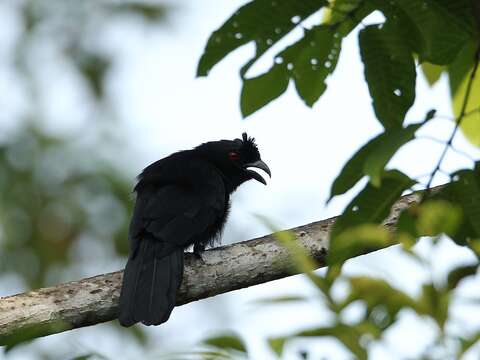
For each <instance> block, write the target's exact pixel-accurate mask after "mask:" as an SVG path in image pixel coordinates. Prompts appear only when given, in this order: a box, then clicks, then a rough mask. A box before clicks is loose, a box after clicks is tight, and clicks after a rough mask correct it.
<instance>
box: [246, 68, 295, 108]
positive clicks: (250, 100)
mask: <svg viewBox="0 0 480 360" xmlns="http://www.w3.org/2000/svg"><path fill="white" fill-rule="evenodd" d="M288 82H289V78H288V74H287V69H286V67H285V66H284V65H283V64H280V65H274V66H273V67H272V68H271V69H270V70H269V71H268V72H266V73H265V74H262V75H260V76H257V77H254V78H251V79H245V80H244V81H243V88H242V93H241V95H240V109H241V111H242V115H243V117H247V116H249V115H251V114H253V113H254V112H255V111H257V110H259V109H261V108H262V107H264V106H265V105H267V104H268V103H269V102H271V101H272V100H274V99H276V98H277V97H279V96H280V95H282V94H283V93H284V92H285V90H287V87H288Z"/></svg>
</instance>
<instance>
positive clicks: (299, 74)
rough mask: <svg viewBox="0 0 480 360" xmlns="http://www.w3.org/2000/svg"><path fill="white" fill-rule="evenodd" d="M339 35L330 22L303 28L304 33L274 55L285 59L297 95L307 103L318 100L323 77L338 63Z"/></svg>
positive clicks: (322, 89)
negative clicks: (306, 28)
mask: <svg viewBox="0 0 480 360" xmlns="http://www.w3.org/2000/svg"><path fill="white" fill-rule="evenodd" d="M341 44H342V39H341V37H340V35H339V34H338V33H337V32H336V31H335V29H334V28H332V27H330V26H325V25H320V26H316V27H314V28H312V29H311V30H306V31H305V36H304V37H303V38H302V39H301V40H300V41H298V42H296V43H295V44H293V45H291V46H289V47H288V48H286V49H285V50H284V51H282V52H281V53H279V54H278V55H277V58H279V59H282V60H283V61H284V62H285V63H287V69H288V70H289V72H290V76H291V77H292V78H293V79H294V81H295V87H296V89H297V93H298V95H299V96H300V97H301V98H302V99H303V101H305V104H307V105H308V106H313V104H314V103H315V102H316V101H317V100H318V98H319V97H320V96H321V95H322V94H323V92H324V91H325V89H326V88H327V85H326V84H325V79H326V77H327V76H328V75H330V74H331V73H332V72H333V71H334V70H335V67H336V65H337V61H338V56H339V54H340V50H341Z"/></svg>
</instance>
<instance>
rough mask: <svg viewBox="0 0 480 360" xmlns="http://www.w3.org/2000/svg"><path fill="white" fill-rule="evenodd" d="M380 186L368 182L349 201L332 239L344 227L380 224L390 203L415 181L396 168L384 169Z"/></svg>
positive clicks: (389, 207) (334, 229) (387, 212)
mask: <svg viewBox="0 0 480 360" xmlns="http://www.w3.org/2000/svg"><path fill="white" fill-rule="evenodd" d="M382 178H383V181H382V184H381V186H380V187H375V186H373V185H372V184H370V183H368V184H367V185H366V186H365V187H364V188H363V190H362V191H360V193H359V194H358V195H357V196H356V197H355V198H354V199H353V200H352V201H351V202H350V204H349V205H348V206H347V208H346V209H345V211H344V212H343V214H342V215H341V217H340V218H339V219H338V220H337V221H336V222H335V225H334V227H333V230H332V235H331V236H332V241H335V237H336V236H338V235H339V234H341V233H342V232H343V231H344V230H345V229H347V228H349V227H354V226H357V225H361V224H366V223H373V224H380V223H381V222H382V221H383V220H384V219H385V218H386V217H387V216H388V214H389V213H390V209H391V207H392V205H393V204H394V203H395V201H397V200H398V199H399V198H400V196H401V195H402V193H403V191H405V190H406V189H408V188H410V187H411V186H412V185H413V184H415V181H414V180H412V179H410V178H409V177H408V176H406V175H405V174H403V173H402V172H400V171H398V170H389V171H385V172H384V173H383V175H382Z"/></svg>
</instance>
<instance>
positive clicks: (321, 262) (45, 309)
mask: <svg viewBox="0 0 480 360" xmlns="http://www.w3.org/2000/svg"><path fill="white" fill-rule="evenodd" d="M419 199H420V194H419V193H414V194H410V195H407V196H404V197H402V198H401V199H400V200H398V201H397V202H396V203H395V204H394V206H393V207H392V210H391V214H390V216H389V217H388V218H387V219H386V220H385V222H384V225H385V226H386V227H387V228H388V229H389V230H394V228H395V225H396V222H397V219H398V216H399V214H400V212H401V211H402V210H403V209H405V208H407V207H409V206H410V205H412V204H414V203H416V202H418V201H419ZM334 222H335V218H331V219H326V220H321V221H318V222H314V223H311V224H307V225H303V226H300V227H297V228H293V229H291V231H293V232H294V234H295V235H296V237H297V238H298V239H299V242H300V243H301V244H302V245H303V246H304V247H305V249H306V250H307V251H308V252H309V253H310V254H311V256H312V257H313V258H314V259H315V260H316V261H317V262H318V266H319V267H324V266H325V256H326V253H327V250H328V235H329V232H330V231H331V229H332V226H333V224H334ZM295 273H296V270H295V268H294V267H293V263H292V259H291V257H290V255H289V253H288V251H287V250H286V249H285V248H283V247H282V246H281V245H280V244H278V243H277V241H276V239H275V236H274V235H273V234H271V235H267V236H264V237H260V238H257V239H253V240H248V241H244V242H241V243H237V244H233V245H228V246H223V247H219V248H215V249H211V250H208V251H206V252H205V253H204V254H203V261H201V260H198V259H196V258H195V257H194V256H190V255H187V258H186V261H185V275H184V280H183V283H182V286H181V288H180V290H179V293H178V300H177V305H183V304H186V303H189V302H192V301H196V300H200V299H205V298H207V297H210V296H215V295H218V294H222V293H225V292H229V291H232V290H237V289H241V288H245V287H248V286H252V285H257V284H262V283H265V282H268V281H272V280H275V279H280V278H283V277H287V276H290V275H293V274H295ZM121 279H122V272H121V271H118V272H114V273H109V274H103V275H98V276H95V277H92V278H87V279H83V280H80V281H72V282H69V283H65V284H60V285H57V286H53V287H49V288H43V289H38V290H33V291H29V292H26V293H23V294H18V295H12V296H7V297H3V298H0V345H9V344H14V343H18V342H20V341H23V340H26V339H30V338H35V337H40V336H45V335H50V334H55V333H59V332H62V331H66V330H70V329H75V328H80V327H84V326H89V325H94V324H98V323H102V322H106V321H110V320H114V319H115V318H116V317H117V306H118V297H119V294H120V286H121Z"/></svg>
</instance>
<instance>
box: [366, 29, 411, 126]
mask: <svg viewBox="0 0 480 360" xmlns="http://www.w3.org/2000/svg"><path fill="white" fill-rule="evenodd" d="M360 53H361V55H362V61H363V63H364V66H365V79H366V80H367V83H368V88H369V90H370V95H371V96H372V100H373V107H374V109H375V114H376V115H377V118H378V120H379V121H380V122H381V123H382V125H383V127H384V128H385V129H391V128H395V127H397V128H398V127H400V126H401V125H402V123H403V121H404V118H405V114H406V113H407V111H408V109H409V108H410V107H411V106H412V104H413V102H414V100H415V78H416V71H415V62H414V59H413V56H412V54H411V51H410V48H409V46H408V44H407V43H406V42H405V40H404V38H403V37H402V36H401V34H399V32H398V31H397V30H396V28H395V27H393V26H392V25H390V24H389V23H386V24H382V25H370V26H367V27H365V28H364V29H363V30H362V31H361V32H360Z"/></svg>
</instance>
